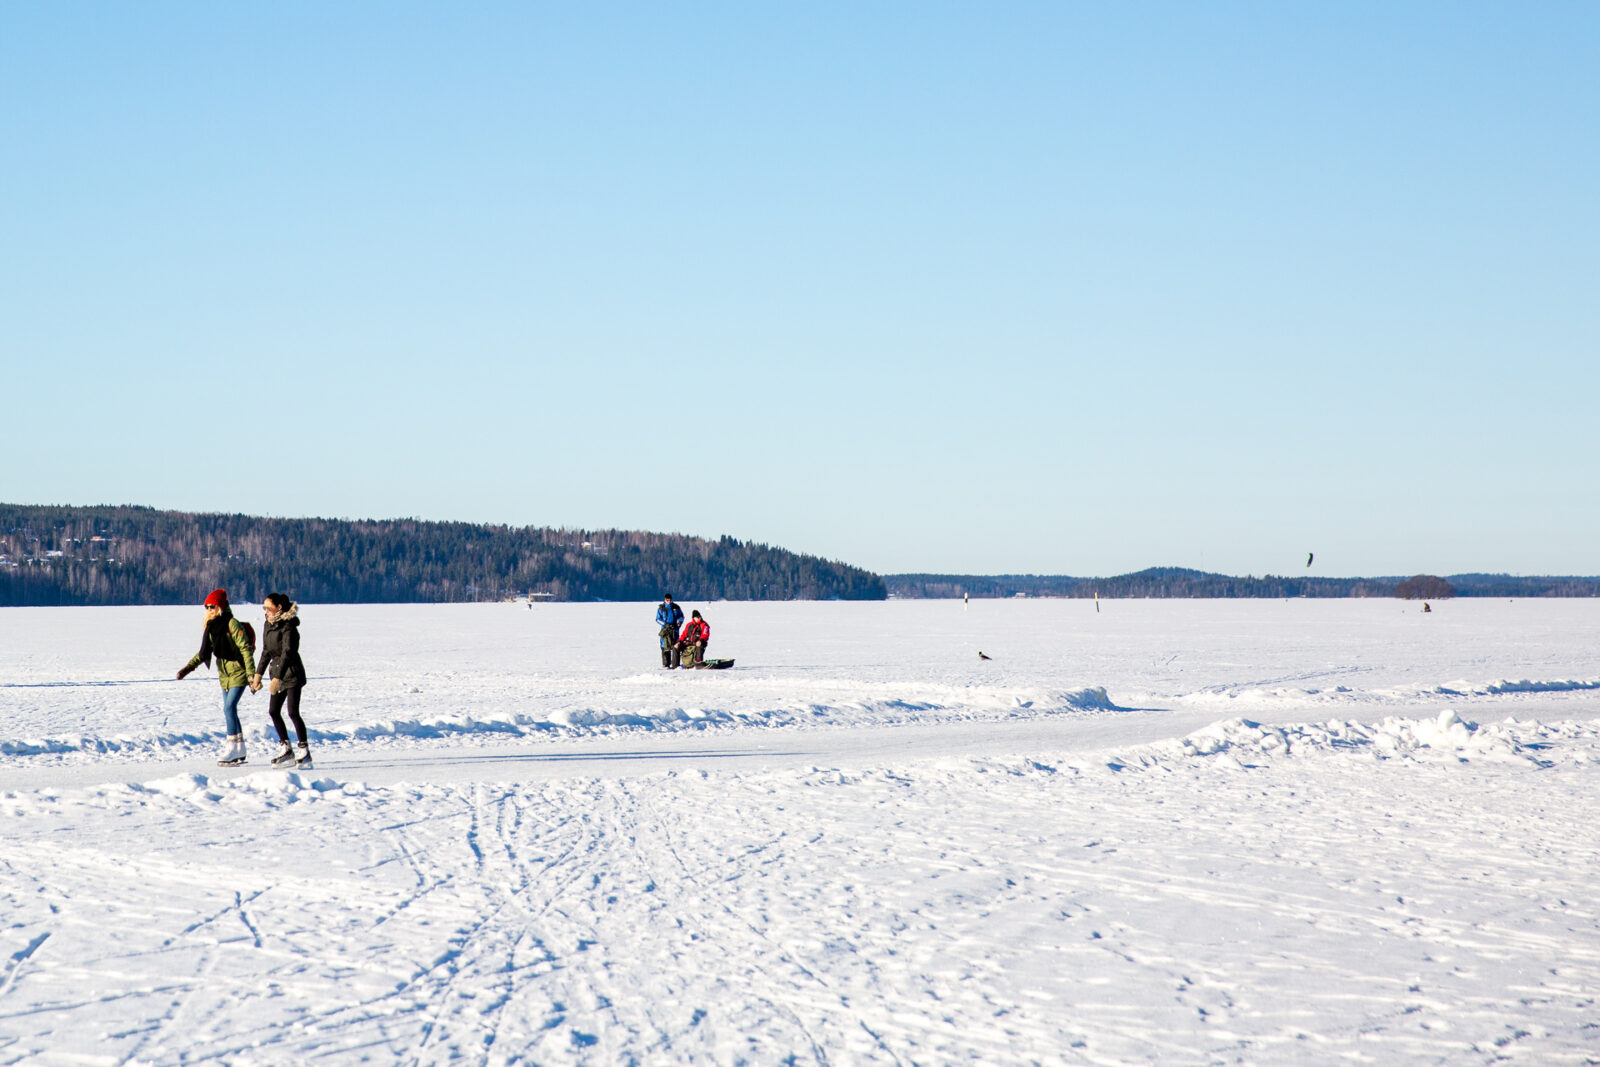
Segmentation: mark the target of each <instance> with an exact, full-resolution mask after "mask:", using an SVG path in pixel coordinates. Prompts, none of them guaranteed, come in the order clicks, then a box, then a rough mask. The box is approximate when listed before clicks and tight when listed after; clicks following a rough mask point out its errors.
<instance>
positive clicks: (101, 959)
mask: <svg viewBox="0 0 1600 1067" xmlns="http://www.w3.org/2000/svg"><path fill="white" fill-rule="evenodd" d="M685 606H686V608H688V607H700V608H701V609H702V610H703V611H704V612H705V614H706V616H707V618H708V620H709V622H710V623H711V626H712V643H711V648H710V655H712V656H723V657H735V658H736V659H737V666H736V667H734V668H733V669H732V670H729V671H721V672H705V671H701V672H688V671H677V672H669V671H663V670H661V669H660V668H659V658H658V654H657V651H656V640H655V627H654V625H653V622H652V616H653V605H649V604H604V605H563V604H547V605H537V606H535V607H534V608H532V609H528V608H526V607H523V606H520V605H518V606H512V605H459V606H419V605H413V606H318V605H308V606H304V607H303V608H302V611H301V614H302V617H303V620H304V626H303V632H302V633H303V646H302V649H303V653H304V656H305V659H306V663H307V667H308V670H309V672H310V674H311V683H310V685H309V686H308V688H307V690H306V693H305V704H304V712H305V716H306V720H307V722H308V725H309V726H310V728H311V730H312V735H313V748H314V751H315V754H316V757H317V769H316V770H315V771H314V772H300V773H285V772H282V771H275V770H272V769H270V768H268V767H267V766H266V765H265V764H266V760H267V758H268V757H269V756H270V755H271V750H270V748H269V746H268V745H267V744H266V741H267V738H268V737H269V735H270V727H269V726H268V725H267V716H266V711H265V707H266V697H265V695H264V694H263V695H260V696H253V697H252V696H246V698H245V701H244V704H243V705H242V707H241V714H242V716H243V718H244V720H245V722H246V724H247V727H248V731H249V740H250V758H251V762H250V763H249V764H247V765H246V766H245V767H242V768H238V769H230V770H223V769H221V768H218V767H217V766H216V763H215V756H216V753H217V751H218V750H219V749H220V748H221V747H222V741H221V737H222V723H221V716H220V713H219V711H218V702H219V690H218V687H217V685H216V682H215V676H214V675H210V674H206V672H204V671H202V672H199V673H197V674H196V675H195V676H192V677H190V678H189V679H188V680H186V681H184V682H177V681H174V680H172V675H173V673H174V672H175V671H176V669H177V668H178V667H179V666H181V665H182V664H183V663H184V662H185V660H187V658H188V657H189V655H190V654H191V653H192V652H193V650H194V646H195V645H196V644H197V641H198V632H199V612H198V609H194V608H98V609H4V610H0V715H3V717H4V721H5V722H6V723H7V724H8V726H9V729H8V731H7V734H6V737H5V739H4V740H0V825H4V827H5V841H6V853H5V855H4V856H3V857H0V1064H6V1063H81V1062H105V1063H176V1062H193V1061H196V1060H204V1059H207V1058H214V1059H219V1060H225V1061H227V1062H230V1063H263V1064H270V1063H284V1062H291V1061H305V1060H309V1059H312V1058H320V1059H322V1060H324V1061H326V1062H333V1063H343V1062H361V1061H364V1060H371V1061H378V1062H389V1061H392V1060H398V1061H401V1062H412V1063H443V1062H452V1061H456V1060H461V1059H465V1060H466V1061H467V1062H489V1063H521V1062H526V1063H534V1062H538V1063H547V1062H593V1063H627V1062H637V1063H652V1062H662V1061H668V1062H671V1061H692V1062H706V1063H737V1062H751V1063H780V1062H799V1063H846V1062H881V1063H913V1062H915V1063H948V1062H982V1063H995V1062H1007V1063H1011V1062H1041V1063H1127V1062H1161V1063H1216V1062H1284V1061H1293V1062H1297V1063H1345V1062H1349V1061H1351V1060H1357V1061H1361V1060H1368V1061H1372V1062H1395V1061H1399V1060H1403V1061H1407V1062H1415V1061H1425V1062H1449V1063H1476V1062H1484V1063H1488V1062H1494V1061H1498V1060H1504V1059H1510V1060H1521V1061H1523V1062H1528V1063H1540V1064H1544V1063H1563V1062H1571V1063H1584V1062H1593V1061H1594V1057H1595V1056H1596V1055H1597V1054H1600V1053H1597V1050H1600V1005H1597V1004H1596V1000H1595V997H1596V993H1595V990H1597V989H1600V924H1597V914H1596V907H1595V904H1594V902H1593V894H1592V883H1593V878H1594V874H1595V872H1596V871H1597V870H1600V801H1597V799H1596V794H1597V790H1596V785H1597V782H1600V662H1597V658H1600V652H1597V649H1600V601H1591V600H1572V601H1559V600H1518V601H1514V602H1511V601H1489V600H1458V601H1449V602H1444V603H1439V604H1435V605H1434V610H1433V611H1432V612H1431V613H1428V614H1423V613H1422V611H1421V606H1420V605H1419V604H1414V603H1405V602H1399V601H1392V600H1370V601H1362V600H1338V601H1306V600H1295V601H1287V602H1284V601H1107V602H1103V604H1102V606H1101V609H1100V611H1099V612H1098V613H1097V612H1096V611H1095V607H1094V604H1093V603H1092V602H1086V601H1003V602H996V601H975V602H973V603H972V604H971V605H970V607H969V608H967V609H963V606H962V605H961V603H960V602H956V601H900V602H888V603H871V604H839V603H827V604H818V603H789V604H770V603H712V604H709V605H704V604H688V605H685ZM240 614H241V617H244V618H246V619H250V620H252V621H254V622H255V623H256V624H257V626H258V628H259V626H260V624H261V619H260V612H259V607H257V608H255V609H241V611H240ZM980 651H982V652H983V653H985V654H986V655H988V656H989V657H991V658H990V659H988V660H980V659H979V656H978V653H979V652H980ZM791 1058H792V1059H791Z"/></svg>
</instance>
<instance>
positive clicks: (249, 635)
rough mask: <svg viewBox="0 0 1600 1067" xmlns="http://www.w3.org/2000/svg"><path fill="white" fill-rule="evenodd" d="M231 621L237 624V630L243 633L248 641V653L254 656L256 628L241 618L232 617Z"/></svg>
mask: <svg viewBox="0 0 1600 1067" xmlns="http://www.w3.org/2000/svg"><path fill="white" fill-rule="evenodd" d="M233 621H234V622H236V623H238V624H239V632H240V633H242V634H244V636H245V639H246V640H247V641H249V642H250V655H252V656H254V655H255V654H256V628H255V627H254V626H251V625H250V624H249V623H247V622H245V621H244V620H243V619H234V620H233Z"/></svg>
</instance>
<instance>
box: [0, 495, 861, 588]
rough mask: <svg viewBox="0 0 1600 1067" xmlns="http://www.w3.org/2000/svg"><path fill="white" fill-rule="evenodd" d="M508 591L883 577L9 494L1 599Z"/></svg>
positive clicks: (755, 551)
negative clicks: (26, 501)
mask: <svg viewBox="0 0 1600 1067" xmlns="http://www.w3.org/2000/svg"><path fill="white" fill-rule="evenodd" d="M217 586H221V587H224V588H226V589H228V590H229V592H230V595H231V596H232V598H233V599H234V600H235V601H236V602H238V603H244V602H245V601H247V600H260V599H261V598H262V597H263V596H265V595H266V594H267V593H269V592H284V593H287V594H289V595H290V596H292V597H295V598H296V599H298V600H305V601H307V602H312V603H406V602H445V601H479V600H488V601H493V600H504V599H509V598H511V597H514V596H518V595H522V594H526V593H530V592H531V593H540V594H544V595H545V597H546V598H547V599H551V600H655V599H656V598H658V597H659V596H660V595H661V594H662V593H663V592H671V593H673V594H674V595H675V596H677V597H680V598H682V599H685V600H701V601H704V600H834V599H837V600H882V599H883V598H884V596H885V595H886V591H885V588H884V584H883V579H882V578H880V577H879V576H878V575H876V574H872V573H870V572H868V571H865V570H862V569H861V568H859V567H851V566H848V565H846V564H843V563H837V562H834V561H831V560H824V559H820V558H818V557H816V556H807V555H801V554H799V553H795V552H789V551H786V550H784V549H780V548H772V547H769V546H767V545H762V544H752V543H748V542H744V541H738V540H735V539H734V538H731V537H723V538H719V539H716V540H709V539H706V538H699V537H686V536H682V535H679V534H660V533H644V532H639V531H632V530H567V529H552V528H542V527H511V526H485V525H477V524H473V523H463V522H423V521H420V520H415V519H397V520H386V521H355V522H352V521H346V520H341V519H270V518H258V517H254V516H249V515H207V514H189V513H186V512H177V511H157V510H154V509H152V508H141V507H41V506H27V505H11V504H0V606H24V605H48V604H82V605H88V604H191V603H198V602H199V600H200V599H201V598H202V597H204V596H205V594H206V593H207V592H208V591H209V590H211V589H212V588H214V587H217Z"/></svg>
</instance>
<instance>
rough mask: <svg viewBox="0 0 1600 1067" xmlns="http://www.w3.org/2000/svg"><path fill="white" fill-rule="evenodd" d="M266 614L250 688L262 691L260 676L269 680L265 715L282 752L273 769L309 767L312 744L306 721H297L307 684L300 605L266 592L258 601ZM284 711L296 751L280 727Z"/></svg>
mask: <svg viewBox="0 0 1600 1067" xmlns="http://www.w3.org/2000/svg"><path fill="white" fill-rule="evenodd" d="M261 608H262V610H263V611H265V612H266V615H267V629H266V632H265V633H263V634H262V635H261V662H260V663H259V664H257V666H256V673H255V677H253V678H251V679H250V689H251V690H252V691H253V692H258V693H259V692H260V691H261V676H262V675H263V674H266V675H269V676H270V677H271V680H272V702H271V703H270V704H269V705H268V706H267V714H269V715H271V716H272V728H273V729H274V730H276V731H278V744H280V745H282V746H283V750H282V751H281V752H279V753H278V754H277V755H276V756H274V757H272V764H273V766H275V767H284V766H287V765H288V764H291V763H294V764H297V765H299V766H301V767H310V766H311V741H310V739H309V738H308V737H307V736H306V724H305V720H303V719H301V718H300V691H301V690H302V689H304V688H305V685H306V667H305V664H304V663H302V662H301V661H300V605H299V604H296V603H293V602H292V601H290V599H289V598H288V597H286V596H284V595H283V594H282V593H268V594H267V598H266V599H265V600H263V601H262V602H261ZM285 708H287V709H288V712H289V721H290V722H292V723H294V734H295V740H297V741H299V742H300V750H299V751H298V752H297V751H295V750H294V749H292V748H290V747H289V731H288V730H286V729H284V726H283V712H284V709H285Z"/></svg>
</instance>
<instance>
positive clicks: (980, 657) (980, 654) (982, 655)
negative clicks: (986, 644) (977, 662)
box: [978, 652, 989, 659]
mask: <svg viewBox="0 0 1600 1067" xmlns="http://www.w3.org/2000/svg"><path fill="white" fill-rule="evenodd" d="M978 658H979V659H988V658H989V657H988V656H985V655H984V654H983V653H982V652H979V653H978Z"/></svg>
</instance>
